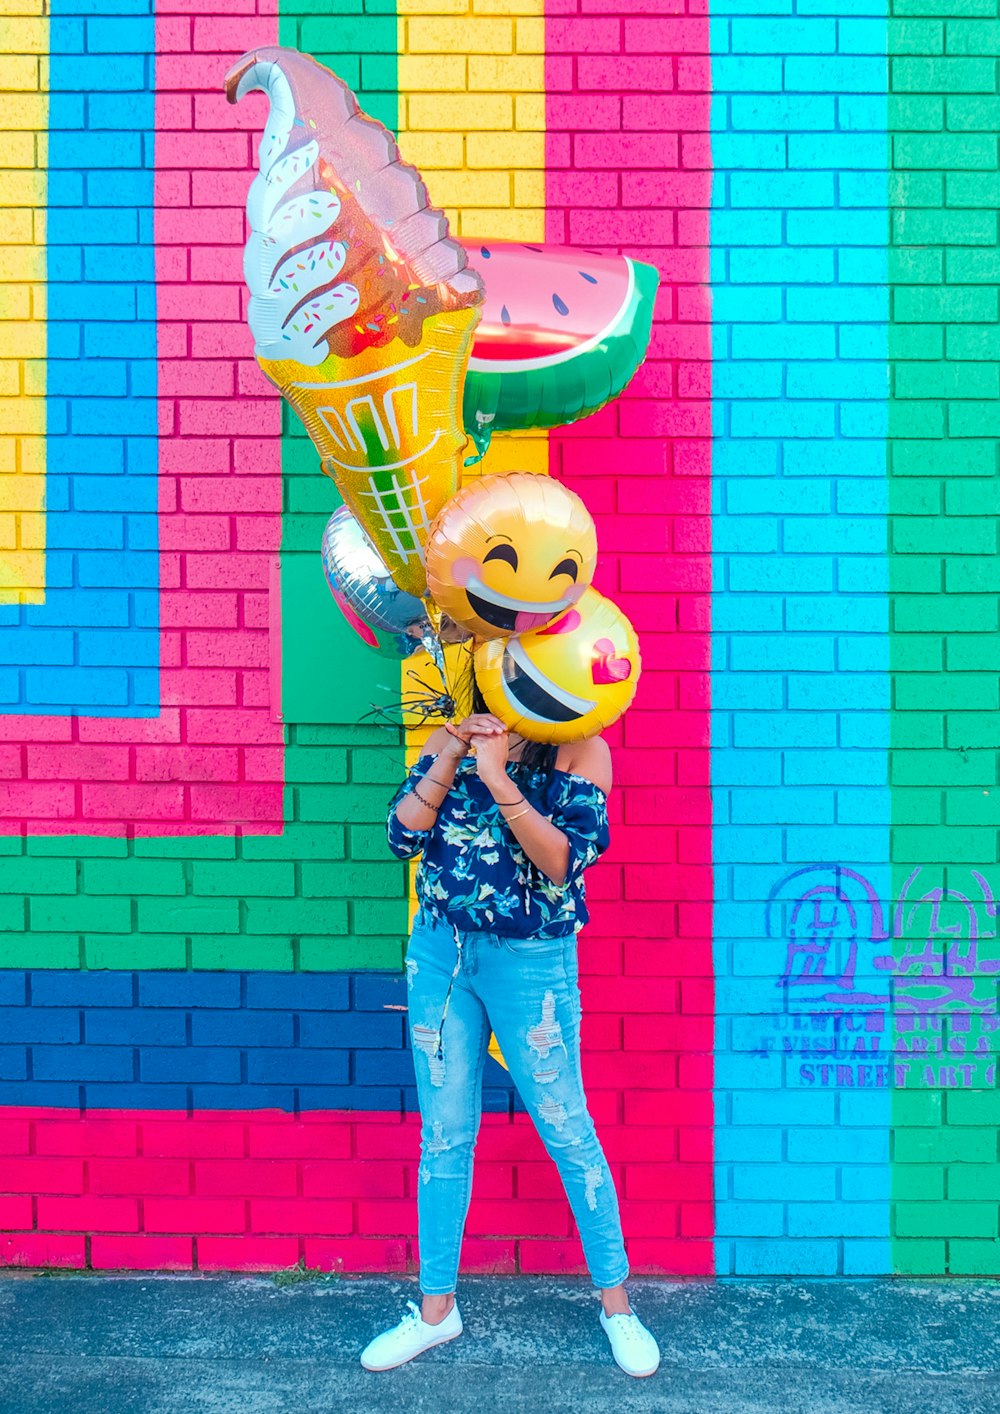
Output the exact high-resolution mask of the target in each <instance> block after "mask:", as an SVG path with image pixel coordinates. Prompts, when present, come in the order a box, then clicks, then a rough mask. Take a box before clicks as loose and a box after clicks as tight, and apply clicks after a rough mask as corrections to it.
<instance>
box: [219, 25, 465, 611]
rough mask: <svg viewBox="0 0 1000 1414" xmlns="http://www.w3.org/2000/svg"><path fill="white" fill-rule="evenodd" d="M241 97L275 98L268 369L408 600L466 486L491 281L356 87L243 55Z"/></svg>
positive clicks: (289, 63) (261, 200)
mask: <svg viewBox="0 0 1000 1414" xmlns="http://www.w3.org/2000/svg"><path fill="white" fill-rule="evenodd" d="M225 88H226V95H227V97H228V98H229V101H230V102H232V103H235V102H237V101H238V100H239V99H241V98H243V97H244V96H245V95H246V94H247V93H251V92H254V91H261V92H263V93H265V94H266V95H267V97H268V100H269V104H270V107H269V112H268V118H267V125H266V127H265V130H264V135H263V138H262V140H261V144H260V155H259V163H260V170H259V173H258V175H257V177H256V178H255V179H254V181H253V184H252V186H251V188H250V193H249V197H248V200H247V217H248V221H249V224H250V227H251V234H250V238H249V240H248V242H247V246H246V250H245V253H244V273H245V276H246V281H247V285H248V287H249V289H250V295H251V298H250V307H249V322H250V327H251V330H252V332H253V335H254V341H255V350H254V352H255V354H256V357H257V361H258V363H259V364H260V367H261V368H262V369H263V371H264V373H265V374H266V375H267V377H268V378H269V379H270V380H271V382H272V383H274V384H275V386H276V387H277V388H278V389H279V390H280V392H281V393H282V395H283V396H284V397H285V398H286V399H287V400H288V402H289V403H290V404H291V406H292V407H293V408H294V409H295V411H296V412H297V413H298V415H299V417H300V418H301V419H302V421H303V423H304V425H305V427H306V430H307V432H308V433H309V436H310V437H311V439H312V441H313V442H314V444H315V446H316V448H317V450H318V451H319V453H320V457H321V466H322V468H323V470H324V471H325V472H326V474H327V475H328V476H330V477H332V478H333V480H334V481H336V483H337V486H338V488H339V490H340V492H341V495H342V496H343V498H344V500H345V501H346V502H347V504H348V505H349V506H350V508H351V510H352V511H353V512H354V514H355V515H356V516H357V518H358V520H359V521H360V522H361V524H362V525H363V526H364V528H365V531H366V532H367V534H368V536H369V537H370V539H371V540H372V542H373V543H374V545H375V547H376V548H377V550H378V551H379V553H380V555H381V556H382V558H383V559H384V561H385V563H386V564H387V566H388V568H389V571H390V573H391V574H392V577H393V579H394V580H395V581H396V583H397V584H398V585H399V586H400V587H401V588H402V589H405V590H406V591H407V592H409V593H411V594H418V595H419V594H422V593H423V592H424V588H425V579H424V569H423V545H424V541H425V540H426V536H427V531H428V529H429V526H430V523H431V521H432V520H433V519H434V517H435V515H436V514H437V512H438V511H439V510H440V509H441V507H442V506H443V505H444V503H445V502H446V501H447V500H448V499H449V497H450V496H451V495H453V494H454V492H455V491H456V490H457V488H458V483H459V477H460V468H461V462H462V456H463V453H464V451H465V446H466V438H465V434H464V431H463V428H462V418H461V409H460V403H461V394H462V384H463V380H464V376H465V369H466V365H467V363H468V356H469V349H470V345H471V340H472V332H473V329H474V327H475V324H476V321H477V319H478V317H479V315H478V306H479V304H480V303H481V302H482V297H483V293H482V282H481V280H480V278H479V276H478V275H476V274H474V273H473V272H472V271H471V270H469V269H468V268H467V265H466V256H465V251H464V250H463V248H462V247H461V246H460V245H459V243H458V242H457V241H454V240H452V239H451V237H450V235H449V234H448V223H447V220H446V219H445V217H444V215H443V214H442V213H441V212H440V211H436V210H434V209H432V208H431V207H430V206H429V205H428V200H427V190H426V188H425V186H424V184H423V182H422V181H421V179H420V176H419V174H418V173H417V172H416V170H415V169H414V168H413V167H410V166H407V165H406V164H405V163H403V162H401V161H400V159H399V149H398V148H397V146H396V143H395V141H394V140H393V138H392V137H391V135H390V134H389V133H388V132H387V131H386V129H385V128H384V127H383V126H382V125H381V123H377V122H375V121H374V120H373V119H371V118H368V117H366V116H365V115H364V114H363V113H362V112H361V111H360V109H359V108H358V105H357V102H356V100H355V98H354V95H353V94H352V93H351V91H350V89H348V88H347V87H346V85H345V84H343V83H342V82H341V80H340V79H338V78H337V77H336V75H335V74H333V73H331V72H330V70H329V69H326V68H324V67H323V65H321V64H318V63H317V62H316V61H315V60H314V59H311V58H309V57H308V56H307V55H304V54H300V53H299V52H298V51H297V50H294V49H282V48H278V47H269V48H265V49H259V50H257V51H255V52H252V53H248V54H245V55H244V56H243V57H242V58H241V59H240V60H238V61H237V63H236V64H235V65H234V66H233V68H232V69H231V70H230V72H229V73H228V75H227V76H226V82H225Z"/></svg>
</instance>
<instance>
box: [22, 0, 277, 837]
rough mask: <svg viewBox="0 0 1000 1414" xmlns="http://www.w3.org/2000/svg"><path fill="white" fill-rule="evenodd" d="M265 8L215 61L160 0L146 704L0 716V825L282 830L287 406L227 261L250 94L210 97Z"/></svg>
mask: <svg viewBox="0 0 1000 1414" xmlns="http://www.w3.org/2000/svg"><path fill="white" fill-rule="evenodd" d="M268 8H269V10H270V13H268V14H266V15H262V16H260V17H258V18H256V19H254V18H253V17H252V16H249V17H244V18H242V19H240V20H239V21H238V22H237V21H227V23H229V24H230V25H234V26H237V27H236V28H234V29H233V32H232V34H231V35H229V36H228V37H226V42H227V43H229V44H230V46H231V52H230V53H227V52H225V50H224V49H220V45H221V43H222V40H223V37H222V36H220V34H219V33H218V31H217V29H214V28H212V27H211V26H207V22H203V21H201V20H199V19H196V18H192V17H191V15H190V13H188V12H189V11H190V10H191V6H190V5H186V4H185V0H162V3H161V4H159V5H158V7H157V20H156V50H157V58H156V75H157V95H156V133H157V140H156V178H155V203H156V206H155V240H156V279H157V320H158V340H157V346H158V360H159V362H158V376H159V393H160V402H159V432H160V484H159V515H160V522H159V529H160V625H161V637H160V661H161V674H160V692H161V701H160V707H161V710H160V714H159V716H158V717H156V718H147V719H141V718H140V719H133V718H127V719H118V718H95V717H79V718H63V717H34V716H32V717H0V742H10V743H24V746H23V749H22V750H20V751H19V752H11V753H10V754H9V755H8V754H6V752H4V753H3V754H2V755H0V833H2V834H19V833H29V834H59V835H63V834H74V833H86V834H91V835H122V834H136V835H184V834H233V833H238V832H242V831H248V832H252V833H255V834H260V833H278V832H280V831H281V829H282V798H283V773H284V759H283V750H282V740H283V738H282V728H281V724H280V723H279V722H277V721H275V720H274V719H273V717H272V712H271V705H270V693H269V658H270V642H271V639H272V636H273V633H274V627H273V623H272V622H271V616H272V615H273V612H274V608H275V606H274V604H273V600H272V598H271V596H270V594H269V578H270V565H271V562H272V561H273V558H274V556H275V554H276V552H277V549H278V545H279V542H280V535H281V411H280V404H279V400H278V399H277V398H276V397H275V395H274V392H273V390H272V389H271V388H270V386H269V385H268V384H266V383H265V380H264V379H263V377H262V376H261V375H260V373H259V372H258V370H257V367H256V365H255V363H254V360H253V353H252V345H251V340H250V335H249V331H248V330H247V327H246V323H245V319H244V309H243V298H244V295H243V275H242V263H241V261H242V246H243V239H244V230H243V225H244V218H243V206H244V202H245V200H246V192H247V187H248V185H249V183H250V181H251V179H252V170H251V158H252V156H253V154H252V151H251V139H250V130H251V129H255V130H257V131H259V129H260V128H261V126H262V124H261V105H262V102H263V100H256V101H251V102H249V103H246V104H244V105H241V106H240V108H239V109H236V110H234V109H232V108H230V107H229V106H228V105H227V104H226V102H225V99H224V98H223V96H222V93H221V88H220V84H221V79H222V76H223V74H224V73H225V71H226V68H227V67H228V65H229V63H230V62H231V60H232V59H233V58H235V57H237V55H238V53H239V52H241V51H242V50H243V48H245V47H246V44H249V43H251V42H259V43H262V44H274V43H277V37H278V26H277V16H276V11H275V9H274V6H273V5H270V4H269V6H268ZM206 26H207V27H206ZM251 32H252V36H253V40H251V38H250V35H251ZM260 748H265V749H264V750H261V749H260ZM0 750H2V748H0Z"/></svg>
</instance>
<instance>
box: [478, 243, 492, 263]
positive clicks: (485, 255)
mask: <svg viewBox="0 0 1000 1414" xmlns="http://www.w3.org/2000/svg"><path fill="white" fill-rule="evenodd" d="M479 254H480V255H481V256H482V257H483V259H484V260H490V259H491V258H492V255H493V252H492V251H490V250H487V249H486V247H485V246H484V245H481V246H480V247H479Z"/></svg>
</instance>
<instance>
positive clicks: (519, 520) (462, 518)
mask: <svg viewBox="0 0 1000 1414" xmlns="http://www.w3.org/2000/svg"><path fill="white" fill-rule="evenodd" d="M426 557H427V587H428V590H429V591H430V593H431V595H432V596H433V599H434V602H435V603H436V604H437V605H438V607H439V608H440V609H441V611H442V613H444V614H447V615H448V617H449V618H451V619H453V620H454V622H455V623H456V624H459V625H460V626H461V627H462V628H466V629H469V630H470V631H471V632H472V633H473V634H475V636H476V637H477V638H481V639H483V638H499V637H502V636H505V635H509V634H523V633H527V632H530V631H531V630H533V629H537V628H540V627H542V626H544V625H545V624H548V623H551V622H552V620H553V619H556V618H558V617H559V616H560V615H561V614H564V613H565V612H566V611H567V610H568V609H570V608H572V606H573V605H574V604H576V603H577V601H578V600H579V599H580V597H581V595H582V594H583V593H584V592H585V591H586V589H587V588H588V586H589V585H590V581H591V579H592V578H593V576H594V565H595V562H596V560H597V533H596V531H595V529H594V522H593V519H592V518H591V515H590V512H589V511H588V510H587V507H586V506H585V505H584V503H583V501H581V499H580V497H579V496H577V495H575V494H574V492H572V491H568V490H567V489H566V487H565V486H562V485H561V484H560V483H559V482H558V481H554V480H553V479H552V478H551V477H549V476H541V475H537V474H536V473H534V472H530V471H514V472H510V473H508V474H507V475H503V476H484V477H482V478H480V479H479V480H477V481H470V482H469V483H468V484H467V485H466V486H463V488H462V490H461V491H459V493H458V494H457V495H456V496H454V497H452V499H451V500H450V501H449V502H448V504H447V505H446V506H445V507H444V509H443V510H442V511H441V512H440V513H439V514H438V516H437V518H436V520H435V521H434V523H433V525H432V526H431V529H430V533H429V535H428V537H427V546H426Z"/></svg>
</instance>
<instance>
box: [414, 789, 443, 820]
mask: <svg viewBox="0 0 1000 1414" xmlns="http://www.w3.org/2000/svg"><path fill="white" fill-rule="evenodd" d="M413 794H414V795H415V796H416V797H417V799H418V800H419V801H420V804H421V805H422V806H424V808H425V809H427V810H433V812H434V814H435V815H436V814H437V813H438V811H439V810H440V809H441V807H440V805H432V804H431V803H430V801H429V800H428V799H427V797H426V796H424V795H421V794H420V792H419V791H418V790H417V788H416V786H414V787H413Z"/></svg>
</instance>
